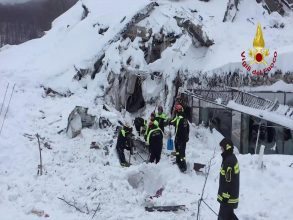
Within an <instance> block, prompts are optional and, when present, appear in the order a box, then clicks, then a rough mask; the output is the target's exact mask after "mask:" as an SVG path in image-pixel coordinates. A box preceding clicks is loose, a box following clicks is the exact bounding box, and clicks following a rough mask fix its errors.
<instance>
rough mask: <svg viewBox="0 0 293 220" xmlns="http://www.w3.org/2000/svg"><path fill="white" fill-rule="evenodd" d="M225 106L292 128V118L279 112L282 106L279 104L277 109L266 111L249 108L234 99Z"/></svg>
mask: <svg viewBox="0 0 293 220" xmlns="http://www.w3.org/2000/svg"><path fill="white" fill-rule="evenodd" d="M227 107H229V108H232V109H234V110H237V111H240V112H243V113H246V114H249V115H253V116H255V117H258V118H261V119H264V120H266V121H270V122H273V123H275V124H278V125H282V126H284V127H286V128H289V129H291V130H293V118H291V117H287V116H285V115H284V114H281V109H282V108H283V105H280V106H279V108H278V109H277V111H267V110H259V109H255V108H250V107H247V106H244V105H240V104H237V103H235V102H234V101H229V103H228V104H227Z"/></svg>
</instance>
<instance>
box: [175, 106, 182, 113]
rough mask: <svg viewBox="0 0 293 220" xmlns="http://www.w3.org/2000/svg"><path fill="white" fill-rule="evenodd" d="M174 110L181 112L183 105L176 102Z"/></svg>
mask: <svg viewBox="0 0 293 220" xmlns="http://www.w3.org/2000/svg"><path fill="white" fill-rule="evenodd" d="M174 110H175V112H183V107H182V105H180V104H176V105H175V107H174Z"/></svg>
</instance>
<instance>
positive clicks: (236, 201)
mask: <svg viewBox="0 0 293 220" xmlns="http://www.w3.org/2000/svg"><path fill="white" fill-rule="evenodd" d="M223 194H224V193H223ZM223 198H226V197H224V196H223V197H222V196H221V195H219V194H218V199H219V200H220V201H221V202H222V201H223ZM238 202H239V198H237V199H228V203H230V204H235V203H238Z"/></svg>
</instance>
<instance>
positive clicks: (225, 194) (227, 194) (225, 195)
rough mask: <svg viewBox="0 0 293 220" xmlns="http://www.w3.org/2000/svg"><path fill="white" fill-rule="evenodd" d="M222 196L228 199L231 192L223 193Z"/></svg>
mask: <svg viewBox="0 0 293 220" xmlns="http://www.w3.org/2000/svg"><path fill="white" fill-rule="evenodd" d="M222 196H223V198H227V199H229V198H230V194H229V193H222Z"/></svg>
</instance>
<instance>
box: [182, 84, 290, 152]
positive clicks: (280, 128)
mask: <svg viewBox="0 0 293 220" xmlns="http://www.w3.org/2000/svg"><path fill="white" fill-rule="evenodd" d="M286 86H287V87H288V88H289V87H290V86H291V87H292V85H288V84H285V83H282V82H278V83H276V85H273V86H270V87H262V88H257V89H255V90H254V91H251V90H252V88H248V90H249V93H248V92H245V89H243V90H238V89H233V88H219V87H218V88H197V89H193V90H189V91H186V92H183V96H184V95H185V96H186V99H188V103H189V106H190V107H191V115H192V117H191V121H192V122H194V123H196V124H201V123H203V124H205V125H206V126H208V125H209V126H210V127H214V128H216V129H217V130H218V131H219V132H220V133H222V135H223V136H225V137H228V138H231V139H232V140H233V142H234V144H235V146H237V147H238V149H239V152H240V153H244V154H245V153H256V152H257V151H258V150H259V146H260V145H264V146H265V147H266V148H265V153H267V154H291V155H292V154H293V91H292V88H291V89H289V91H286ZM274 88H275V91H274ZM278 89H279V90H283V91H278ZM256 148H257V149H256Z"/></svg>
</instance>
